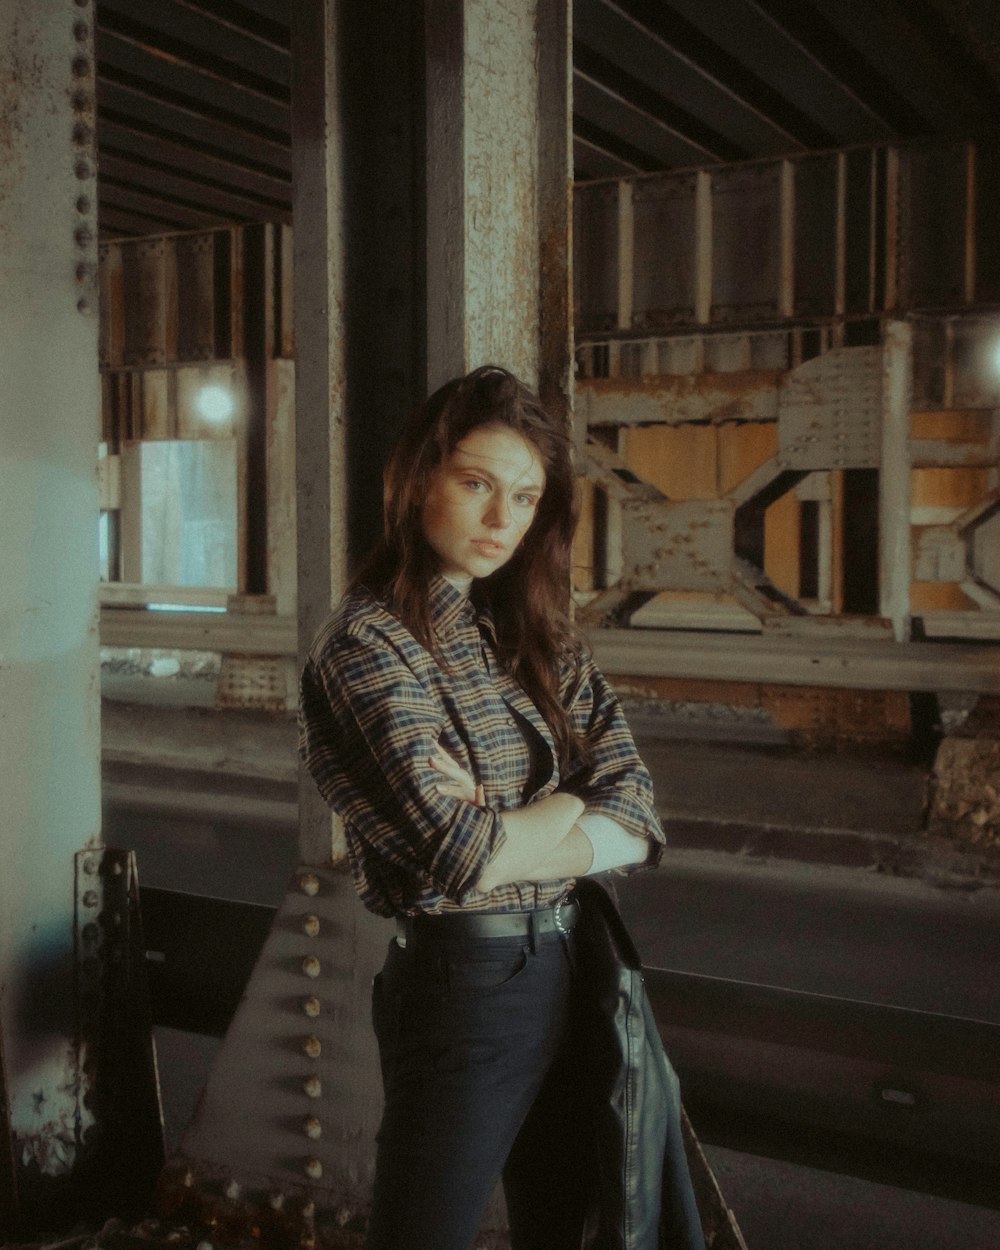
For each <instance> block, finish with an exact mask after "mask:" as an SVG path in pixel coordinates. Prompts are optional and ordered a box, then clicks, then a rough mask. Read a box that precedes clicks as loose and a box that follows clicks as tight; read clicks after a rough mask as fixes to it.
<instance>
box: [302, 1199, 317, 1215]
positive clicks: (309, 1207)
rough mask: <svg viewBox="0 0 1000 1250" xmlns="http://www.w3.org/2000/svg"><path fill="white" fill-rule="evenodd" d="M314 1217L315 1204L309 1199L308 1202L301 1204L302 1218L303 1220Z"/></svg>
mask: <svg viewBox="0 0 1000 1250" xmlns="http://www.w3.org/2000/svg"><path fill="white" fill-rule="evenodd" d="M315 1216H316V1203H315V1202H313V1200H312V1199H311V1198H310V1199H309V1201H308V1202H306V1203H304V1204H303V1207H302V1218H303V1219H304V1220H311V1219H314V1218H315Z"/></svg>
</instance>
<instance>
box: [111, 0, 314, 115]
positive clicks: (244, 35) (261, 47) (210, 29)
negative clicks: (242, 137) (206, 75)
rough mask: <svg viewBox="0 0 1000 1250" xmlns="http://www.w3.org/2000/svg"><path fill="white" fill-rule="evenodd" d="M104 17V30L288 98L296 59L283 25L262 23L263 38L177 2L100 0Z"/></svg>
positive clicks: (169, 0) (159, 0) (278, 96)
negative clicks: (128, 35) (133, 39)
mask: <svg viewBox="0 0 1000 1250" xmlns="http://www.w3.org/2000/svg"><path fill="white" fill-rule="evenodd" d="M100 13H101V25H102V26H104V27H111V26H112V25H113V26H114V28H115V29H116V30H119V31H123V32H127V33H129V34H131V35H132V36H133V37H135V38H138V39H144V40H145V41H147V42H148V43H149V44H150V45H151V46H155V47H157V48H160V49H163V50H164V51H166V52H168V53H169V52H175V53H177V54H179V55H180V56H182V57H187V58H189V59H190V61H191V63H193V64H198V65H201V66H203V67H205V68H207V69H212V70H215V71H216V72H218V73H219V74H221V75H222V76H225V77H231V78H233V79H235V80H236V81H237V82H244V83H246V84H248V85H251V86H256V87H258V88H259V89H260V90H262V91H265V92H267V93H269V94H271V95H272V96H273V97H274V98H276V99H282V98H283V99H284V100H286V101H287V99H288V94H289V89H290V83H291V57H290V54H289V49H288V27H287V26H285V25H283V24H280V23H278V22H271V23H270V24H269V25H268V26H267V27H264V28H261V27H260V26H259V25H258V27H257V28H258V30H260V31H261V33H260V34H258V33H255V32H253V31H250V30H248V29H246V28H245V27H239V26H236V25H234V24H233V23H232V22H230V21H226V20H225V19H224V18H220V17H219V16H218V15H217V14H216V13H214V12H210V11H207V10H205V9H200V8H197V7H195V6H194V5H192V4H184V3H177V2H176V0H101V9H100Z"/></svg>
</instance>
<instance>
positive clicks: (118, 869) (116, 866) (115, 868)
mask: <svg viewBox="0 0 1000 1250" xmlns="http://www.w3.org/2000/svg"><path fill="white" fill-rule="evenodd" d="M124 871H125V869H124V868H123V867H122V866H121V864H120V863H119V862H118V860H117V859H116V860H115V862H114V863H113V864H112V865H111V875H112V876H113V877H120V876H121V875H122V873H123V872H124Z"/></svg>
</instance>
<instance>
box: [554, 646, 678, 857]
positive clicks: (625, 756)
mask: <svg viewBox="0 0 1000 1250" xmlns="http://www.w3.org/2000/svg"><path fill="white" fill-rule="evenodd" d="M564 700H565V706H567V707H568V709H569V712H570V716H571V718H572V721H573V725H574V727H575V728H576V730H577V732H578V733H579V734H580V736H581V737H582V739H583V741H584V742H585V743H586V745H587V749H588V753H589V755H588V758H587V759H586V760H583V761H581V762H579V763H578V764H577V766H576V767H574V768H572V769H571V770H570V773H569V775H568V777H567V778H566V787H567V789H569V790H572V792H573V793H574V794H576V795H578V796H579V797H580V798H581V799H583V801H584V803H585V804H586V810H587V811H588V812H595V813H598V812H599V813H601V814H602V815H604V816H608V817H610V818H611V819H612V820H614V821H617V823H618V824H619V825H620V826H621V827H622V828H623V829H624V830H625V831H626V832H627V833H631V834H634V835H635V836H637V837H643V838H646V839H648V840H649V841H650V842H651V843H656V844H657V845H658V846H662V845H663V844H664V842H665V840H666V839H665V837H664V833H663V826H662V825H661V824H660V818H659V816H658V815H657V813H656V806H655V802H654V797H653V782H652V779H651V777H650V775H649V770H648V769H647V768H646V765H645V764H644V763H643V762H642V760H641V759H640V757H639V753H638V751H637V750H636V747H635V741H634V740H633V738H632V731H631V730H630V729H629V727H628V723H627V722H626V720H625V714H624V712H623V711H622V707H621V704H620V703H619V701H618V697H617V695H615V693H614V691H613V690H612V689H611V687H610V686H609V685H608V682H607V680H606V679H605V677H604V676H603V674H602V673H601V672H600V671H599V670H598V669H597V667H596V666H595V664H594V663H593V661H592V660H591V659H590V658H589V656H582V657H580V658H579V660H578V661H577V663H576V665H575V668H574V669H573V670H572V672H571V673H570V675H569V676H568V679H567V680H566V694H565V695H564Z"/></svg>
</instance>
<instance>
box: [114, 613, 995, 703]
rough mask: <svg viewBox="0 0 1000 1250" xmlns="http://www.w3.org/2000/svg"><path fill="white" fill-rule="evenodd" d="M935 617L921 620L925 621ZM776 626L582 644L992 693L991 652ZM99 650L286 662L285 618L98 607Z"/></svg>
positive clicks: (636, 659) (641, 661)
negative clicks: (794, 633)
mask: <svg viewBox="0 0 1000 1250" xmlns="http://www.w3.org/2000/svg"><path fill="white" fill-rule="evenodd" d="M967 615H969V617H970V625H969V626H968V627H967V628H966V629H963V631H962V633H963V636H964V635H965V634H966V633H967V632H968V633H969V634H970V635H971V636H973V637H975V636H977V635H976V634H975V633H974V632H972V631H973V626H972V625H971V621H972V620H978V619H979V617H980V615H981V614H980V613H970V614H967ZM935 616H936V614H928V617H927V619H934V618H935ZM949 619H950V616H949ZM800 620H801V622H802V623H801V628H802V630H803V636H802V637H798V638H796V637H789V636H788V632H787V631H788V629H789V628H790V625H791V624H794V623H797V622H798V621H800ZM140 621H141V627H140V628H138V629H137V626H138V624H139V622H140ZM265 622H266V624H264V623H265ZM782 625H783V629H782V632H781V633H780V634H779V633H777V632H775V634H774V635H773V636H768V635H767V634H765V636H764V637H763V638H749V637H747V636H746V635H742V634H741V635H739V636H736V635H733V634H727V635H726V636H725V637H718V636H709V635H706V634H704V633H696V632H694V631H691V632H683V633H682V632H679V631H675V630H655V629H596V630H588V631H587V638H588V640H589V641H590V643H591V644H592V645H593V647H594V649H595V654H596V655H597V657H598V662H599V664H600V665H601V667H602V669H605V670H606V671H607V672H608V673H615V674H620V675H626V674H631V675H633V676H636V677H699V678H708V679H717V680H719V681H755V682H756V681H760V682H770V683H773V684H776V685H783V684H788V685H811V686H812V685H816V686H833V687H843V688H846V689H851V688H854V689H859V690H969V691H979V692H981V693H990V692H994V693H995V692H998V691H1000V651H997V650H996V649H995V648H990V647H983V648H968V647H965V646H962V647H954V646H949V645H948V644H946V643H939V644H934V645H931V644H929V643H920V642H905V643H897V642H893V641H892V640H891V638H890V637H888V636H887V635H888V631H885V630H871V631H869V632H872V633H876V634H878V635H879V636H878V637H877V638H876V639H874V640H871V641H869V640H865V639H861V638H858V636H857V630H856V628H855V627H854V626H853V623H852V622H851V620H850V618H845V620H844V621H843V623H842V624H841V623H839V622H838V621H837V620H836V619H834V618H831V621H830V622H829V624H828V623H827V622H826V621H819V620H814V619H813V618H809V619H808V620H806V619H803V618H789V621H783V622H782ZM984 628H985V629H986V631H987V632H986V634H985V636H987V637H992V636H993V633H994V631H993V630H992V629H991V628H990V627H989V623H988V622H984ZM952 632H955V631H952ZM809 634H811V636H807V635H809ZM101 641H102V643H104V644H105V645H106V646H133V647H137V646H141V647H163V648H166V649H172V648H177V649H181V650H183V649H189V650H197V651H222V650H224V651H226V652H229V653H230V654H236V655H259V654H262V653H264V652H266V653H267V654H270V655H275V654H278V655H293V654H294V647H295V628H294V622H293V621H292V620H291V618H288V617H266V616H239V617H233V618H229V619H226V618H224V617H221V616H218V617H215V616H212V617H207V616H201V615H200V614H198V613H190V614H185V613H183V612H164V613H152V612H146V613H141V612H122V611H116V610H115V609H111V608H106V609H104V611H103V612H102V613H101ZM265 644H266V645H265Z"/></svg>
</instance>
